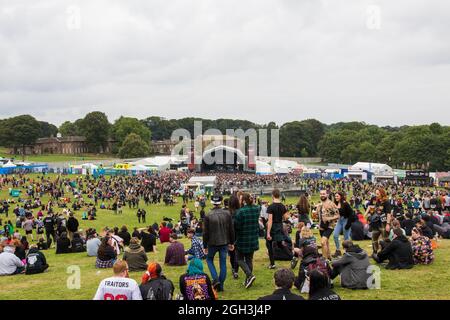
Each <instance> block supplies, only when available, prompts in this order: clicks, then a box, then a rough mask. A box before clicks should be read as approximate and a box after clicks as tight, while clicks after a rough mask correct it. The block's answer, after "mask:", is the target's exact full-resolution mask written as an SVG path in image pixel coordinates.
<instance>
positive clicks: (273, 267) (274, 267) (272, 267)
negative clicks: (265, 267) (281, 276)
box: [269, 264, 277, 270]
mask: <svg viewBox="0 0 450 320" xmlns="http://www.w3.org/2000/svg"><path fill="white" fill-rule="evenodd" d="M276 268H277V267H276V266H275V265H274V264H271V265H269V269H270V270H274V269H276Z"/></svg>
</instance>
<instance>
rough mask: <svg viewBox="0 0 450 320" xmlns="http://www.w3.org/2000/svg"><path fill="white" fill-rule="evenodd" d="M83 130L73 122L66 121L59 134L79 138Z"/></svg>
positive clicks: (60, 127)
mask: <svg viewBox="0 0 450 320" xmlns="http://www.w3.org/2000/svg"><path fill="white" fill-rule="evenodd" d="M80 131H81V129H80V128H79V127H78V126H77V125H76V124H75V123H73V122H70V121H65V122H63V123H62V124H61V125H60V126H59V133H61V135H62V136H63V137H64V136H66V137H68V136H79V135H81V132H80Z"/></svg>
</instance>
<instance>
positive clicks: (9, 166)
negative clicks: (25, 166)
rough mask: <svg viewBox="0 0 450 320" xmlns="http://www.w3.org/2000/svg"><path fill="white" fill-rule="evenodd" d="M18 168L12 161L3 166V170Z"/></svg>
mask: <svg viewBox="0 0 450 320" xmlns="http://www.w3.org/2000/svg"><path fill="white" fill-rule="evenodd" d="M15 167H17V166H16V165H15V164H14V163H12V162H11V161H8V162H7V163H5V164H4V165H3V168H15Z"/></svg>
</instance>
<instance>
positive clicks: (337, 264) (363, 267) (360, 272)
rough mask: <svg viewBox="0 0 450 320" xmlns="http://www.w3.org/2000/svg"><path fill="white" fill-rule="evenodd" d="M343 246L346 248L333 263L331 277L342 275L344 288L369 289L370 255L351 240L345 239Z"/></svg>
mask: <svg viewBox="0 0 450 320" xmlns="http://www.w3.org/2000/svg"><path fill="white" fill-rule="evenodd" d="M342 247H343V248H344V250H345V253H344V255H343V256H342V257H341V258H340V259H338V260H334V261H333V262H332V263H331V264H332V267H333V271H332V273H331V279H334V278H336V277H337V276H338V275H340V276H341V286H342V287H343V288H349V289H367V280H368V278H369V274H368V273H367V269H368V268H369V266H370V261H369V256H368V255H367V253H366V252H365V251H364V250H363V249H361V248H360V247H359V246H358V245H355V244H353V242H352V241H351V240H345V241H344V242H343V243H342Z"/></svg>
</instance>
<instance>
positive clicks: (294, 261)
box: [291, 257, 298, 269]
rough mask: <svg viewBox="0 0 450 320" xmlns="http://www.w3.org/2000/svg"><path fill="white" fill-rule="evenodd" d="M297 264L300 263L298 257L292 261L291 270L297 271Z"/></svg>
mask: <svg viewBox="0 0 450 320" xmlns="http://www.w3.org/2000/svg"><path fill="white" fill-rule="evenodd" d="M297 262H298V259H297V257H293V258H292V260H291V269H295V267H296V266H297Z"/></svg>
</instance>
